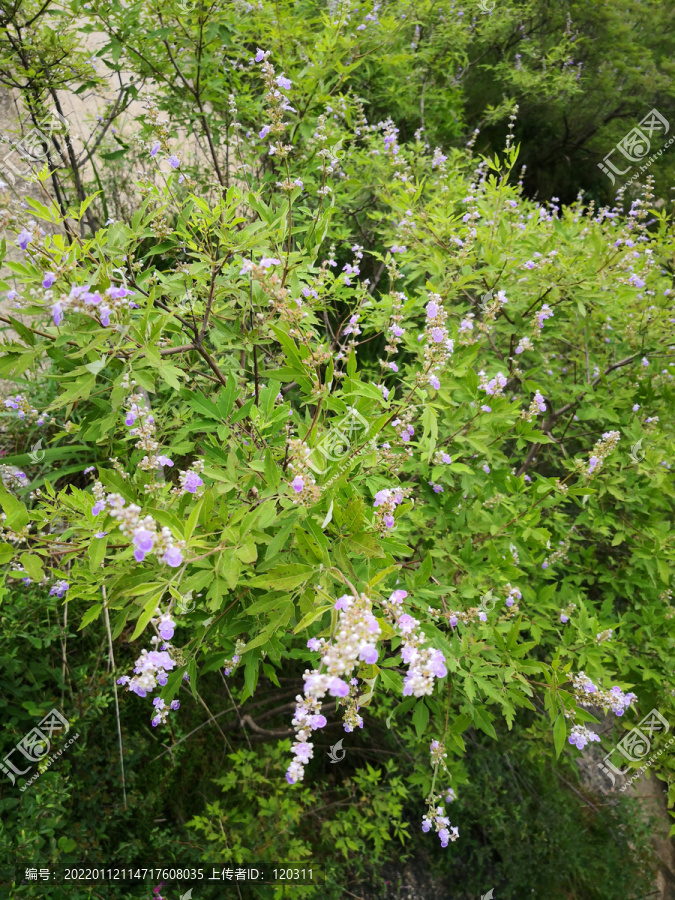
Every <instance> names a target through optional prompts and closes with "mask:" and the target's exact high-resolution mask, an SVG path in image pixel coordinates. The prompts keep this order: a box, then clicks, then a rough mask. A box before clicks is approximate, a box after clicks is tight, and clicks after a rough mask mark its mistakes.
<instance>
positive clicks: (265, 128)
mask: <svg viewBox="0 0 675 900" xmlns="http://www.w3.org/2000/svg"><path fill="white" fill-rule="evenodd" d="M271 130H272V128H271V126H270V125H263V127H262V128H261V129H260V135H259V136H260V139H261V140H262V138H265V137H267V135H268V134H269V133H270V131H271Z"/></svg>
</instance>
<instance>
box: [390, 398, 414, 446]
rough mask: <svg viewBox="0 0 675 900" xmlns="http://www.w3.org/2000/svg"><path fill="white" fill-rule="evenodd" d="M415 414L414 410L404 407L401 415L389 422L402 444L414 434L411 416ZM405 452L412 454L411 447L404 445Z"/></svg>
mask: <svg viewBox="0 0 675 900" xmlns="http://www.w3.org/2000/svg"><path fill="white" fill-rule="evenodd" d="M414 415H415V410H414V409H413V408H411V407H408V408H407V409H404V410H403V412H402V413H401V415H400V416H399V417H398V418H396V419H394V421H393V422H392V423H391V427H392V428H395V429H396V432H397V434H398V437H399V440H401V441H402V442H403V443H404V444H408V443H409V442H410V438H411V437H412V436H413V435H414V434H415V428H414V426H413V425H411V424H410V423H411V421H412V418H413V416H414ZM406 453H407V454H408V456H410V455H411V454H412V448H411V447H406Z"/></svg>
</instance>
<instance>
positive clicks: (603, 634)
mask: <svg viewBox="0 0 675 900" xmlns="http://www.w3.org/2000/svg"><path fill="white" fill-rule="evenodd" d="M612 633H613V632H612V629H611V628H606V629H605V630H604V631H599V632H598V633H597V634H596V636H595V640H596V641H597V643H598V644H602V643H603V642H604V641H611V639H612Z"/></svg>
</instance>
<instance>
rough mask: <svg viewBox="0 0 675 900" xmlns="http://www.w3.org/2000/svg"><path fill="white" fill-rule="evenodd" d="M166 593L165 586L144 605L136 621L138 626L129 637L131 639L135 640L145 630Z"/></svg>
mask: <svg viewBox="0 0 675 900" xmlns="http://www.w3.org/2000/svg"><path fill="white" fill-rule="evenodd" d="M163 594H164V588H162V589H161V590H160V591H157V593H156V594H153V595H152V596H151V597H150V599H149V600H148V601H147V603H146V604H145V606H144V607H143V612H142V613H141V614H140V616H139V617H138V622H136V627H135V628H134V633H133V634H132V635H131V637H130V638H129V640H130V641H135V640H136V638H137V637H138V636H139V635H140V634H142V633H143V631H145V627H146V626H147V624H148V622H149V621H150V619H152V617H153V616H154V615H155V611H156V610H157V607H158V606H159V601H160V600H161V599H162V595H163Z"/></svg>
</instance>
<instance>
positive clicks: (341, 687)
mask: <svg viewBox="0 0 675 900" xmlns="http://www.w3.org/2000/svg"><path fill="white" fill-rule="evenodd" d="M328 693H329V694H330V695H331V697H346V696H347V695H348V694H349V685H348V684H347V682H346V681H343V680H342V679H341V678H338V677H337V676H336V677H335V678H333V679H331V682H330V684H329V685H328Z"/></svg>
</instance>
